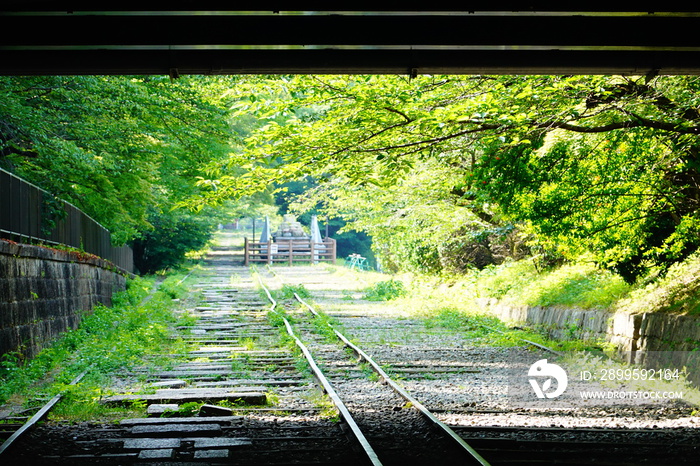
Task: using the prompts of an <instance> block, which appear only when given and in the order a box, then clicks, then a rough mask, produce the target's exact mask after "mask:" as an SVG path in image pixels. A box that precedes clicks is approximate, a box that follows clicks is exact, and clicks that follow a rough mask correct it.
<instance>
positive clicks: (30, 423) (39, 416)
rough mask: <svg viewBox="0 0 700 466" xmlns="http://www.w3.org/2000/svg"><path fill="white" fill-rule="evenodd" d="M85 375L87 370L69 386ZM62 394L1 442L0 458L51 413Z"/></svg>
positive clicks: (52, 399)
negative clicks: (16, 441)
mask: <svg viewBox="0 0 700 466" xmlns="http://www.w3.org/2000/svg"><path fill="white" fill-rule="evenodd" d="M85 374H87V370H85V371H84V372H83V373H81V374H80V375H78V376H77V377H76V378H75V379H73V380H72V381H71V383H70V384H69V385H75V384H77V383H78V382H80V381H81V380H82V378H83V377H84V376H85ZM63 393H65V391H63V392H61V393H59V394H57V395H56V396H54V397H53V398H51V399H50V400H49V401H48V402H47V403H46V404H45V405H44V406H43V407H42V408H41V409H40V410H39V411H37V413H36V414H35V415H34V416H32V417H31V418H30V419H29V420H28V421H27V422H25V423H24V424H23V425H22V427H20V428H19V429H17V431H16V432H15V433H14V434H12V435H11V436H10V437H9V438H8V439H7V440H5V442H3V444H2V445H0V456H2V454H3V453H4V452H5V451H7V450H8V449H9V448H10V446H11V445H12V444H13V443H14V442H15V440H17V439H18V438H20V437H21V436H22V434H24V433H25V432H26V431H28V430H29V429H31V428H32V427H33V426H34V425H35V424H36V423H37V422H39V421H41V420H42V419H43V418H44V417H45V416H46V415H47V414H48V413H49V411H51V409H52V408H53V407H54V406H56V404H57V403H58V402H59V401H61V398H63Z"/></svg>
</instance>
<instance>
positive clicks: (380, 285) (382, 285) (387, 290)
mask: <svg viewBox="0 0 700 466" xmlns="http://www.w3.org/2000/svg"><path fill="white" fill-rule="evenodd" d="M406 291H407V290H406V286H405V285H404V284H403V282H402V281H401V280H397V279H393V278H392V279H390V280H383V281H380V282H377V283H375V284H374V285H372V286H371V287H369V288H368V289H367V290H366V291H365V299H367V300H368V301H389V300H392V299H396V298H399V297H401V296H405V295H406Z"/></svg>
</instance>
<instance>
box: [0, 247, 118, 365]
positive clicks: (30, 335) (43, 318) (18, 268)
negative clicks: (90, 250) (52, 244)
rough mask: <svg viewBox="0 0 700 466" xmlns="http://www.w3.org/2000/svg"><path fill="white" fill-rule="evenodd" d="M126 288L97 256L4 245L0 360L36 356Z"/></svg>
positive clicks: (0, 274) (0, 258) (0, 254)
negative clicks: (12, 355) (16, 354)
mask: <svg viewBox="0 0 700 466" xmlns="http://www.w3.org/2000/svg"><path fill="white" fill-rule="evenodd" d="M125 286H126V277H125V276H124V275H122V274H121V273H119V272H118V271H117V270H116V269H115V268H114V267H113V266H111V264H110V263H108V262H106V261H104V260H102V259H99V258H98V257H96V256H91V255H86V254H80V253H75V252H67V251H59V250H55V249H50V248H44V247H38V246H31V245H25V244H17V243H13V242H11V241H5V240H0V355H2V354H5V353H8V352H19V353H21V354H22V355H23V356H24V357H27V358H32V357H34V356H36V354H37V353H38V352H39V351H40V350H41V349H42V348H44V347H45V346H46V345H47V344H48V343H49V342H51V341H52V340H54V339H55V338H56V337H57V336H58V335H59V334H61V333H62V332H65V331H66V330H69V329H74V328H76V327H77V325H78V324H79V323H80V320H81V318H82V316H83V315H85V314H86V313H89V312H90V311H91V310H92V309H93V307H94V306H95V305H96V304H97V303H102V304H104V305H107V306H109V305H111V302H112V293H114V292H116V291H120V290H124V288H125Z"/></svg>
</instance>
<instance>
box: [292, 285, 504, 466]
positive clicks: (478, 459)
mask: <svg viewBox="0 0 700 466" xmlns="http://www.w3.org/2000/svg"><path fill="white" fill-rule="evenodd" d="M294 297H295V298H296V300H297V301H299V302H300V303H301V304H302V305H303V306H304V307H306V308H307V309H308V310H309V311H310V312H311V313H312V314H313V315H314V316H315V317H320V314H319V313H318V312H317V311H316V310H315V309H314V308H313V307H312V306H311V305H310V304H308V303H307V302H306V301H304V300H303V299H302V298H301V297H300V296H299V295H298V294H297V293H294ZM328 325H329V326H330V327H331V329H332V330H333V332H335V335H336V336H337V337H338V339H339V340H340V341H342V342H343V344H344V345H345V346H346V347H348V348H350V349H351V350H352V351H353V352H354V353H355V354H356V355H357V356H359V357H360V358H361V359H363V360H365V361H366V362H367V363H368V364H369V365H370V366H371V367H372V370H373V371H374V372H375V373H376V374H377V375H378V376H379V378H380V379H381V380H382V382H383V383H385V384H387V385H389V386H390V387H391V388H392V389H393V390H394V391H395V392H396V393H398V394H399V395H400V396H401V397H403V398H404V399H405V400H406V401H408V402H409V403H410V404H411V406H412V407H414V408H415V409H416V410H418V411H419V412H420V413H421V414H422V415H423V416H425V417H426V418H427V419H428V421H430V422H431V423H432V424H433V425H434V426H435V427H437V428H438V429H440V430H442V431H443V432H444V433H445V434H446V435H447V436H448V437H450V438H451V439H452V440H453V441H454V442H455V443H457V445H459V447H460V448H461V449H462V450H463V451H464V452H465V453H466V454H468V459H469V460H471V461H472V463H473V464H480V465H482V466H490V463H489V462H488V461H486V460H485V459H484V458H483V457H482V456H481V455H480V454H479V453H478V452H477V451H476V450H474V448H472V447H471V446H470V445H469V444H468V443H467V442H465V441H464V439H463V438H462V437H460V436H459V435H458V434H457V433H456V432H455V431H454V430H452V429H451V428H450V427H449V426H448V425H446V424H445V423H443V422H442V421H440V419H438V418H437V417H436V416H435V415H434V414H433V413H431V412H430V410H429V409H428V408H426V407H425V406H423V404H422V403H420V402H419V401H418V400H417V399H416V398H415V397H414V396H413V395H411V394H410V393H409V392H408V391H407V390H406V389H404V388H403V387H401V386H400V385H399V384H397V383H396V382H395V381H394V380H393V379H392V378H391V377H390V376H389V375H388V374H387V373H386V372H385V371H384V369H382V368H381V367H380V366H379V364H377V362H376V361H374V359H372V358H371V357H370V356H369V355H368V354H367V353H365V352H364V351H363V350H362V349H361V348H359V347H358V346H357V345H355V344H354V343H352V342H351V341H350V340H349V339H348V338H347V337H345V335H343V334H342V333H340V332H339V331H338V330H336V329H335V328H333V326H332V325H330V324H328Z"/></svg>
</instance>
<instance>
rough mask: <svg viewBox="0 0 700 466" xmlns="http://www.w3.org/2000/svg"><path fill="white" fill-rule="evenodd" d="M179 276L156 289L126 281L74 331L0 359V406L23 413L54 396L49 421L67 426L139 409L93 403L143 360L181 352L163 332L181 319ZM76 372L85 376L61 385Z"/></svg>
mask: <svg viewBox="0 0 700 466" xmlns="http://www.w3.org/2000/svg"><path fill="white" fill-rule="evenodd" d="M181 279H182V277H181V276H178V275H173V276H170V277H167V278H165V279H164V280H163V281H162V283H159V285H156V278H155V277H148V278H134V279H131V280H129V282H128V284H127V290H126V291H124V292H120V293H116V294H115V295H114V297H113V305H112V306H111V307H106V306H102V305H98V306H96V307H95V309H94V310H93V312H92V313H90V314H89V315H86V316H85V317H84V318H83V320H82V322H81V325H80V326H79V328H77V329H75V330H71V331H69V332H67V333H65V334H64V335H63V336H62V337H61V338H60V339H59V340H57V341H56V342H55V343H54V344H53V345H51V346H50V347H48V348H46V349H44V350H43V351H41V353H40V354H39V355H38V356H37V357H36V358H34V359H33V360H31V361H26V362H24V361H21V360H19V359H17V358H14V359H13V358H12V357H5V358H4V359H3V360H2V363H1V364H0V404H7V405H8V406H10V405H13V406H21V407H25V408H29V407H31V405H34V404H37V400H41V399H48V398H50V397H52V396H54V395H55V394H57V393H61V392H62V393H63V399H62V400H61V403H59V404H58V405H57V406H56V407H55V408H54V409H53V410H52V412H51V418H53V419H62V420H68V421H71V420H74V421H80V420H87V419H94V418H102V419H109V418H119V417H122V416H123V414H125V413H124V411H132V410H141V409H143V406H139V405H138V403H135V404H134V406H132V407H128V408H126V409H125V408H109V407H106V406H104V405H102V404H101V403H99V401H100V399H102V398H104V397H105V396H107V395H109V387H110V386H111V382H112V379H113V376H114V375H115V374H117V373H119V372H120V371H123V370H126V369H129V368H132V367H135V366H136V365H142V364H143V363H144V357H145V356H147V355H148V356H154V355H164V354H166V353H169V354H177V353H179V352H183V351H184V345H183V343H182V342H181V341H180V340H177V339H173V338H172V332H171V328H172V327H174V326H176V325H179V324H181V323H182V319H185V320H186V319H188V317H187V315H186V314H183V315H178V314H176V313H175V310H176V308H177V306H178V303H179V298H180V297H182V296H183V294H184V291H185V288H184V287H183V286H182V284H180V283H179V282H180V280H181ZM156 286H158V288H157V290H156V291H153V290H154V288H155V287H156ZM151 293H152V294H151ZM163 358H165V356H163ZM149 361H150V363H151V364H153V365H154V367H158V366H160V367H162V365H163V364H166V363H167V361H166V360H164V359H158V357H157V356H156V357H152V358H149ZM83 371H87V373H86V375H85V377H84V378H83V379H82V380H81V382H80V383H79V384H77V385H73V386H71V385H68V384H69V382H70V381H71V380H73V379H74V378H75V377H76V376H77V375H78V374H80V373H82V372H83Z"/></svg>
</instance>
